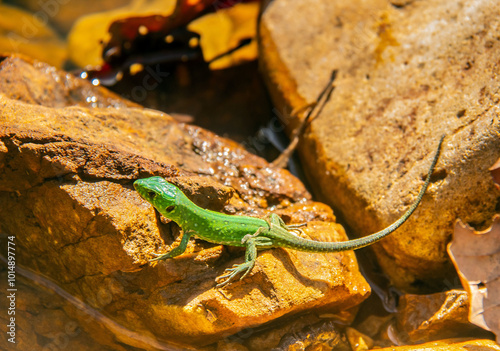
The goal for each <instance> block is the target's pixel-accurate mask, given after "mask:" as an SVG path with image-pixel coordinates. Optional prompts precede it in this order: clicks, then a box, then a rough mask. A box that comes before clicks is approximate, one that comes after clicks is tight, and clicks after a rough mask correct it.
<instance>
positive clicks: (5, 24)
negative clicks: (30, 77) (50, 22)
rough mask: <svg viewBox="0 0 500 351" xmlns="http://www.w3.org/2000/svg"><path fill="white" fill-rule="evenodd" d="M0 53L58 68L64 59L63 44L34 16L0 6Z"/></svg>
mask: <svg viewBox="0 0 500 351" xmlns="http://www.w3.org/2000/svg"><path fill="white" fill-rule="evenodd" d="M0 52H3V53H6V52H12V53H20V54H24V55H27V56H29V57H31V58H35V59H37V60H40V61H44V62H47V63H49V64H50V65H52V66H56V67H59V68H60V67H61V66H62V65H63V64H64V62H65V60H66V57H67V50H66V44H65V43H64V41H62V40H61V39H60V38H59V37H58V35H57V33H56V32H55V31H54V30H53V29H52V28H50V27H48V26H47V25H46V23H44V22H43V21H42V20H41V19H39V18H38V17H37V16H35V15H34V14H32V13H30V12H27V11H23V10H20V9H18V8H15V7H12V6H7V5H0Z"/></svg>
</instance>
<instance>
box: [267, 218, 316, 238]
mask: <svg viewBox="0 0 500 351" xmlns="http://www.w3.org/2000/svg"><path fill="white" fill-rule="evenodd" d="M265 219H266V221H267V222H268V223H269V225H270V226H278V227H281V228H283V229H285V230H286V231H287V232H290V233H291V234H294V235H302V236H304V235H305V233H304V231H303V230H302V229H301V228H302V227H305V226H307V223H300V224H288V225H287V224H285V222H284V221H283V219H282V218H281V217H280V216H278V215H277V214H275V213H270V214H268V215H267V216H266V218H265Z"/></svg>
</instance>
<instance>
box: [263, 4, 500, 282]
mask: <svg viewBox="0 0 500 351" xmlns="http://www.w3.org/2000/svg"><path fill="white" fill-rule="evenodd" d="M394 5H395V6H391V4H390V3H389V2H387V1H382V0H377V1H369V2H366V1H350V2H342V1H326V0H315V1H312V2H307V3H303V2H294V1H287V0H276V1H273V2H270V3H269V4H268V6H267V7H266V9H265V11H264V14H263V16H262V21H261V27H260V33H261V34H260V35H261V37H260V40H261V49H262V50H261V52H262V56H261V66H262V68H263V70H264V71H265V74H266V78H267V81H268V86H269V88H270V90H271V95H272V97H273V100H274V101H275V103H276V104H277V105H278V108H279V110H292V109H297V108H300V107H302V106H304V105H306V103H310V102H312V101H314V100H315V99H316V96H317V95H318V93H319V92H320V91H321V89H322V88H323V85H324V84H325V82H326V81H327V80H328V79H329V77H330V73H331V72H332V70H333V69H337V70H338V74H337V79H336V81H335V83H334V84H335V86H336V88H335V90H334V92H333V95H332V97H331V100H330V101H329V102H328V103H327V105H326V106H325V108H324V110H323V112H322V113H321V115H320V116H319V117H317V118H316V119H315V120H314V121H313V122H312V123H311V125H310V128H308V130H307V132H306V133H305V135H304V137H303V142H302V143H301V146H300V149H301V154H302V156H303V160H304V165H305V167H304V168H305V170H306V171H307V172H308V176H309V177H310V179H311V184H312V186H313V187H314V190H315V191H316V193H317V194H318V196H321V197H322V198H325V199H327V201H328V202H329V203H330V204H332V205H333V206H334V207H335V208H336V209H338V210H339V211H341V213H342V214H343V216H344V218H345V219H346V221H347V223H348V224H349V225H350V227H351V228H353V229H354V230H355V232H357V233H360V234H363V235H364V234H368V233H371V232H375V231H377V230H380V229H381V228H383V227H385V226H387V225H388V224H390V223H391V222H393V221H394V220H395V219H397V218H398V217H399V216H400V215H401V214H402V213H403V212H404V211H405V210H406V209H407V208H408V206H409V205H410V204H411V203H412V202H413V201H414V200H415V196H416V194H417V192H418V191H419V189H420V187H421V186H422V182H423V180H422V179H423V177H424V176H425V173H426V171H427V168H428V167H429V163H430V158H431V157H432V154H433V153H434V151H435V150H436V147H437V142H438V140H439V138H440V136H441V135H442V134H446V135H447V137H446V139H445V141H444V147H443V152H442V156H441V158H440V160H439V163H438V165H437V170H436V172H435V175H434V178H433V184H431V186H430V188H429V190H428V192H427V195H426V196H425V197H424V201H423V203H422V204H421V207H420V209H418V210H417V212H416V213H415V214H414V215H413V217H412V218H411V219H410V220H409V222H408V223H407V224H405V225H404V226H403V227H402V228H401V229H400V230H399V231H398V233H396V234H394V235H392V236H390V237H388V238H387V239H385V240H383V241H382V242H381V243H380V244H377V245H375V246H374V248H375V251H376V254H377V257H378V259H379V262H380V264H381V265H382V266H383V268H384V270H385V271H386V272H387V274H389V276H390V278H391V280H392V282H393V283H394V284H395V285H397V286H398V287H399V288H403V289H406V290H407V291H426V290H429V288H433V285H434V284H437V285H438V286H440V287H441V286H442V281H443V280H444V279H443V278H445V277H446V276H447V275H448V274H450V272H451V271H452V267H451V265H450V263H449V260H448V256H447V254H446V250H445V248H446V242H447V241H448V240H449V237H450V235H451V232H452V230H453V223H454V221H455V219H456V218H457V217H460V218H464V220H465V221H466V222H469V223H471V222H472V223H475V224H480V225H487V223H488V222H489V221H490V219H491V217H492V213H494V212H495V206H496V204H497V203H498V199H499V197H500V192H499V191H498V190H495V188H494V186H493V183H492V182H491V179H490V178H489V177H488V176H487V170H488V168H489V167H490V166H491V165H492V164H493V163H494V161H495V160H496V159H497V158H498V151H499V150H500V138H499V137H498V134H499V132H500V122H499V118H498V106H499V105H498V103H499V101H500V95H499V91H498V89H497V87H498V84H499V79H498V75H499V73H500V71H499V66H498V65H496V64H495V62H497V58H498V57H499V55H500V41H499V39H498V38H500V31H499V29H498V26H497V25H496V24H497V22H498V21H497V20H498V16H499V15H500V5H499V3H498V2H496V1H482V2H480V3H474V4H472V3H470V2H466V1H458V2H442V1H437V0H435V1H424V2H421V1H413V2H412V1H405V2H401V1H398V2H394ZM311 22H314V25H311ZM287 122H288V127H289V129H290V130H291V129H292V128H291V127H293V126H295V125H297V122H298V121H297V120H294V119H292V120H288V121H287ZM440 284H441V285H440Z"/></svg>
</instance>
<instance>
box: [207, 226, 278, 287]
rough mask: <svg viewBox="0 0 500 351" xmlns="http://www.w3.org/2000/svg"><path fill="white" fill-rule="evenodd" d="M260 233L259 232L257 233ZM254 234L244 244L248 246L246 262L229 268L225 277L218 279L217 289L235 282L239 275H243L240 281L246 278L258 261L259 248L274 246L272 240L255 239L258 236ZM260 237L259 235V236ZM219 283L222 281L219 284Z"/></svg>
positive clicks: (264, 238) (265, 238)
mask: <svg viewBox="0 0 500 351" xmlns="http://www.w3.org/2000/svg"><path fill="white" fill-rule="evenodd" d="M257 233H258V232H257ZM257 233H255V234H253V235H250V236H248V237H247V239H246V240H245V238H244V240H245V241H244V242H245V244H246V251H245V262H244V263H239V264H234V265H233V267H231V268H227V269H226V270H225V271H224V272H225V274H224V275H221V276H220V277H217V279H216V282H217V283H218V284H217V285H216V286H215V287H216V288H222V287H224V286H226V285H227V284H229V283H230V282H232V281H234V280H235V279H236V277H238V275H240V274H242V276H241V278H240V280H242V279H243V278H245V277H246V276H247V274H248V273H250V271H251V270H252V268H253V267H254V266H255V260H256V259H257V247H258V246H262V247H264V248H266V247H270V246H271V245H272V240H271V239H270V238H267V237H255V235H256V234H257ZM257 235H258V234H257ZM219 281H222V282H220V283H219Z"/></svg>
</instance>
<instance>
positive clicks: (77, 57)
mask: <svg viewBox="0 0 500 351" xmlns="http://www.w3.org/2000/svg"><path fill="white" fill-rule="evenodd" d="M175 4H176V1H175V0H133V1H131V2H130V4H129V5H127V6H124V7H121V8H118V9H115V10H111V11H105V12H100V13H94V14H91V15H87V16H84V17H82V18H80V19H79V20H78V21H77V22H76V23H75V24H74V26H73V28H72V29H71V32H70V33H69V35H68V45H69V52H70V58H71V60H72V61H73V62H74V63H75V64H77V65H78V66H80V67H85V66H88V65H91V66H99V65H101V64H102V63H103V61H102V48H103V44H102V43H107V42H108V41H109V38H110V35H109V33H108V29H109V26H110V25H111V23H113V22H115V21H117V20H120V19H126V18H129V17H137V16H151V15H161V16H168V15H170V14H172V13H173V11H174V8H175Z"/></svg>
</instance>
